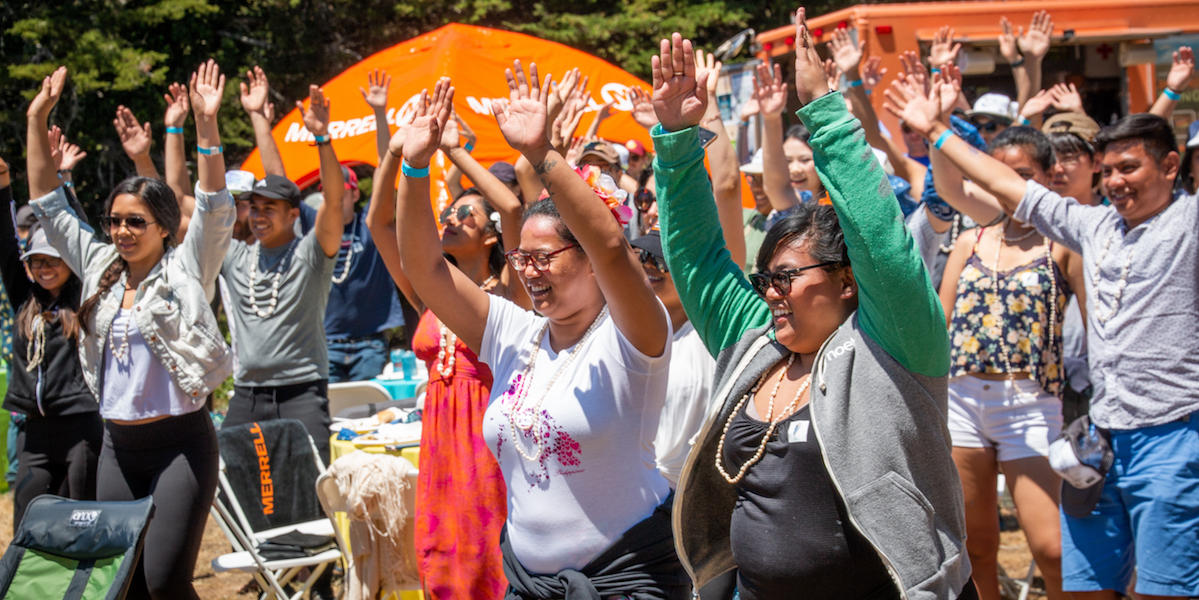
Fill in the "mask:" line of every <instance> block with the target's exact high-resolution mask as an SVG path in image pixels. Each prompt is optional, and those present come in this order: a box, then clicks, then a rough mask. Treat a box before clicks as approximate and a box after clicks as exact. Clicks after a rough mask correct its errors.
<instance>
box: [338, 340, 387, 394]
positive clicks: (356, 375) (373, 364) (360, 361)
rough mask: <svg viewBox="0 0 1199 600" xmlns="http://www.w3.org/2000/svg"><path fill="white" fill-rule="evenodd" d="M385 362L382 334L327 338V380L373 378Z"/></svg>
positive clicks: (385, 345)
mask: <svg viewBox="0 0 1199 600" xmlns="http://www.w3.org/2000/svg"><path fill="white" fill-rule="evenodd" d="M385 364H387V341H386V339H385V338H384V336H383V335H381V334H380V335H377V336H375V337H369V338H359V339H354V340H329V382H330V383H337V382H339V381H364V380H367V379H374V378H375V377H377V376H378V375H379V374H380V373H382V372H383V365H385Z"/></svg>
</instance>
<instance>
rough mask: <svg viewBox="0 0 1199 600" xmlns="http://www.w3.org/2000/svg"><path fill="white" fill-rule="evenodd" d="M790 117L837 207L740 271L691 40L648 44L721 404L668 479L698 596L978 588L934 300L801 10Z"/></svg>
mask: <svg viewBox="0 0 1199 600" xmlns="http://www.w3.org/2000/svg"><path fill="white" fill-rule="evenodd" d="M795 17H796V32H795V39H796V46H797V51H796V59H795V72H796V76H795V81H796V88H797V89H796V91H797V93H798V96H799V101H800V102H801V104H803V105H804V106H803V108H802V109H800V110H799V112H798V116H799V118H800V119H801V120H802V121H803V122H804V124H805V125H806V126H807V128H808V129H809V131H811V138H810V142H811V147H812V151H813V155H814V160H815V165H816V169H817V172H818V173H819V176H820V179H821V180H822V182H823V185H824V187H825V189H827V191H828V193H829V196H830V199H831V201H832V206H824V205H818V204H808V205H803V206H801V207H799V208H797V209H795V212H794V213H793V214H789V215H787V216H785V217H783V218H782V219H780V220H779V222H778V223H777V224H776V225H774V227H773V228H772V229H771V230H770V231H769V232H768V233H767V236H766V239H765V240H764V242H763V244H762V247H761V250H760V251H759V253H758V258H757V267H758V272H757V273H755V274H754V275H752V276H750V278H746V277H745V275H743V274H742V272H741V269H739V268H738V266H737V265H736V264H735V263H734V262H733V261H732V260H731V259H730V257H729V254H728V252H727V250H726V249H725V247H724V243H723V240H722V239H721V235H720V229H719V227H718V226H717V214H716V210H715V206H714V205H713V202H712V190H711V187H710V185H709V183H708V179H707V177H706V176H705V173H704V168H703V151H702V149H701V148H700V145H699V143H698V141H697V139H696V125H697V124H698V122H699V120H700V117H701V115H702V114H703V111H704V106H703V105H704V102H705V99H704V96H703V95H702V94H697V93H696V90H695V75H694V73H695V70H694V69H695V67H694V66H693V64H692V62H691V61H690V60H689V59H688V57H690V55H691V48H690V42H689V41H686V40H683V39H682V38H681V36H680V35H679V34H677V33H676V34H674V36H673V38H672V40H670V41H666V40H663V41H662V42H661V49H660V54H659V55H658V56H655V57H654V64H653V81H654V94H653V96H654V109H655V111H656V113H657V116H658V119H659V121H660V126H659V127H656V128H655V130H654V131H653V132H652V135H653V137H654V147H655V148H656V149H657V151H658V154H657V160H656V164H655V165H654V170H655V173H657V176H658V202H659V207H660V211H661V223H662V232H663V236H664V240H665V245H666V259H667V263H668V264H669V265H670V268H671V274H672V275H673V277H674V282H675V286H676V287H677V288H678V291H679V296H680V297H681V298H682V299H683V306H684V308H685V309H686V311H687V314H688V315H690V316H691V320H692V322H693V323H694V324H695V328H696V329H697V330H698V331H699V333H700V336H701V337H702V338H703V340H704V343H705V344H706V346H707V348H708V350H709V352H710V353H711V354H712V355H714V356H716V360H717V368H716V377H715V389H716V390H717V392H716V393H717V403H718V405H719V406H720V408H719V410H718V411H717V412H716V413H715V414H713V415H712V416H711V417H710V418H709V419H708V421H707V423H706V424H705V425H704V428H703V430H701V432H700V433H699V435H698V436H697V438H696V442H695V446H694V448H693V449H692V451H691V456H690V457H689V458H688V460H687V463H686V466H685V467H684V469H683V473H682V476H681V478H680V481H679V487H678V489H677V490H676V494H677V499H676V502H675V510H676V511H677V514H676V519H675V524H676V529H675V536H676V538H677V540H678V549H679V555H680V558H681V559H682V560H683V564H684V565H685V566H686V567H687V568H688V571H689V573H690V574H691V576H692V578H693V580H694V582H695V586H696V589H697V590H699V593H700V597H701V598H704V599H705V600H707V599H710V598H729V597H730V596H731V594H732V592H731V590H732V587H733V586H734V585H735V586H736V588H737V589H738V592H739V593H740V597H741V598H743V599H745V600H750V599H781V598H793V597H795V594H796V590H803V592H802V596H803V597H804V598H817V599H819V598H900V597H927V598H957V597H970V596H971V592H972V591H973V589H972V587H971V586H970V583H969V582H970V567H969V563H968V561H967V559H966V555H965V548H964V546H965V537H966V536H965V522H964V518H963V507H962V496H961V489H960V487H959V483H958V478H957V472H956V470H955V469H954V465H953V461H952V459H951V458H950V445H949V435H948V432H947V431H946V428H945V410H946V408H945V402H946V392H945V382H946V373H947V372H948V368H949V364H948V357H949V340H948V337H947V335H946V332H945V321H944V318H945V317H944V315H943V313H942V310H941V305H940V303H939V302H938V301H937V296H936V293H935V292H934V290H933V289H932V285H931V284H930V283H929V279H928V274H927V272H926V271H925V269H924V266H923V263H922V262H921V260H920V257H919V255H918V254H917V253H916V251H915V249H914V247H913V245H912V241H911V239H910V237H909V235H908V233H907V230H906V228H905V227H904V225H903V219H902V217H901V214H900V210H899V205H898V203H897V202H896V201H895V197H894V194H893V193H892V191H891V187H890V185H889V183H888V180H887V176H886V173H885V172H884V171H883V169H882V167H881V166H880V165H879V164H878V162H877V160H876V159H875V158H874V155H873V153H872V152H871V151H870V149H869V148H868V147H867V145H866V143H865V141H864V138H863V136H862V135H861V125H860V124H859V123H858V122H857V120H855V119H854V118H853V117H852V116H851V115H850V114H849V112H848V111H847V109H846V106H845V102H844V100H843V99H842V97H841V95H840V94H839V93H837V92H835V91H831V92H830V91H829V89H828V86H827V80H826V78H825V75H824V71H823V69H822V67H821V61H820V59H819V57H818V56H817V54H816V50H815V43H814V41H813V40H812V38H811V35H810V33H809V32H808V28H807V25H806V23H805V22H804V10H803V9H802V8H801V9H799V10H798V11H797V13H796V15H795Z"/></svg>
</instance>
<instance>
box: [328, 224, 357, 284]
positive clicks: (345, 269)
mask: <svg viewBox="0 0 1199 600" xmlns="http://www.w3.org/2000/svg"><path fill="white" fill-rule="evenodd" d="M357 237H358V218H357V217H354V228H353V229H351V230H350V249H349V250H346V261H345V262H344V263H342V265H341V274H340V275H334V276H333V283H334V284H339V283H341V282H343V281H345V280H346V277H349V276H350V261H352V260H354V240H355V239H357Z"/></svg>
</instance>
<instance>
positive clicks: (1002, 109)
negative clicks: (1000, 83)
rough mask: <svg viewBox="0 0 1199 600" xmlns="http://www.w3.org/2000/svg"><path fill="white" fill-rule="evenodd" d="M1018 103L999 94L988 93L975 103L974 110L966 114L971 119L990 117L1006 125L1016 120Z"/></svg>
mask: <svg viewBox="0 0 1199 600" xmlns="http://www.w3.org/2000/svg"><path fill="white" fill-rule="evenodd" d="M1017 108H1018V107H1017V106H1016V103H1015V102H1013V101H1012V99H1011V98H1009V97H1007V96H1006V95H1004V94H1000V93H997V92H987V93H986V94H983V95H981V96H979V97H978V100H975V101H974V108H973V109H971V110H970V111H969V112H967V113H966V115H967V116H969V117H976V116H983V117H990V118H992V119H996V120H999V121H1003V122H1005V123H1011V122H1012V121H1014V120H1016V114H1017Z"/></svg>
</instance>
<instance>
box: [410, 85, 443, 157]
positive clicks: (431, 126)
mask: <svg viewBox="0 0 1199 600" xmlns="http://www.w3.org/2000/svg"><path fill="white" fill-rule="evenodd" d="M428 98H429V96H428V94H427V93H426V92H421V101H420V104H419V106H418V107H417V110H416V117H415V118H414V119H412V124H411V125H409V126H408V127H407V128H406V133H405V137H404V145H403V148H404V150H403V154H404V161H405V162H407V163H408V164H409V165H411V166H413V167H416V168H418V169H422V168H424V167H427V166H429V161H431V160H432V159H433V154H434V153H436V152H437V147H438V145H439V144H440V142H441V135H442V131H443V130H444V129H445V127H446V123H447V121H449V117H450V106H452V102H453V100H454V88H453V87H452V86H451V85H450V80H449V79H448V78H446V77H442V78H441V79H439V80H438V81H437V85H435V86H434V87H433V98H432V101H431V102H430V101H428Z"/></svg>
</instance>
